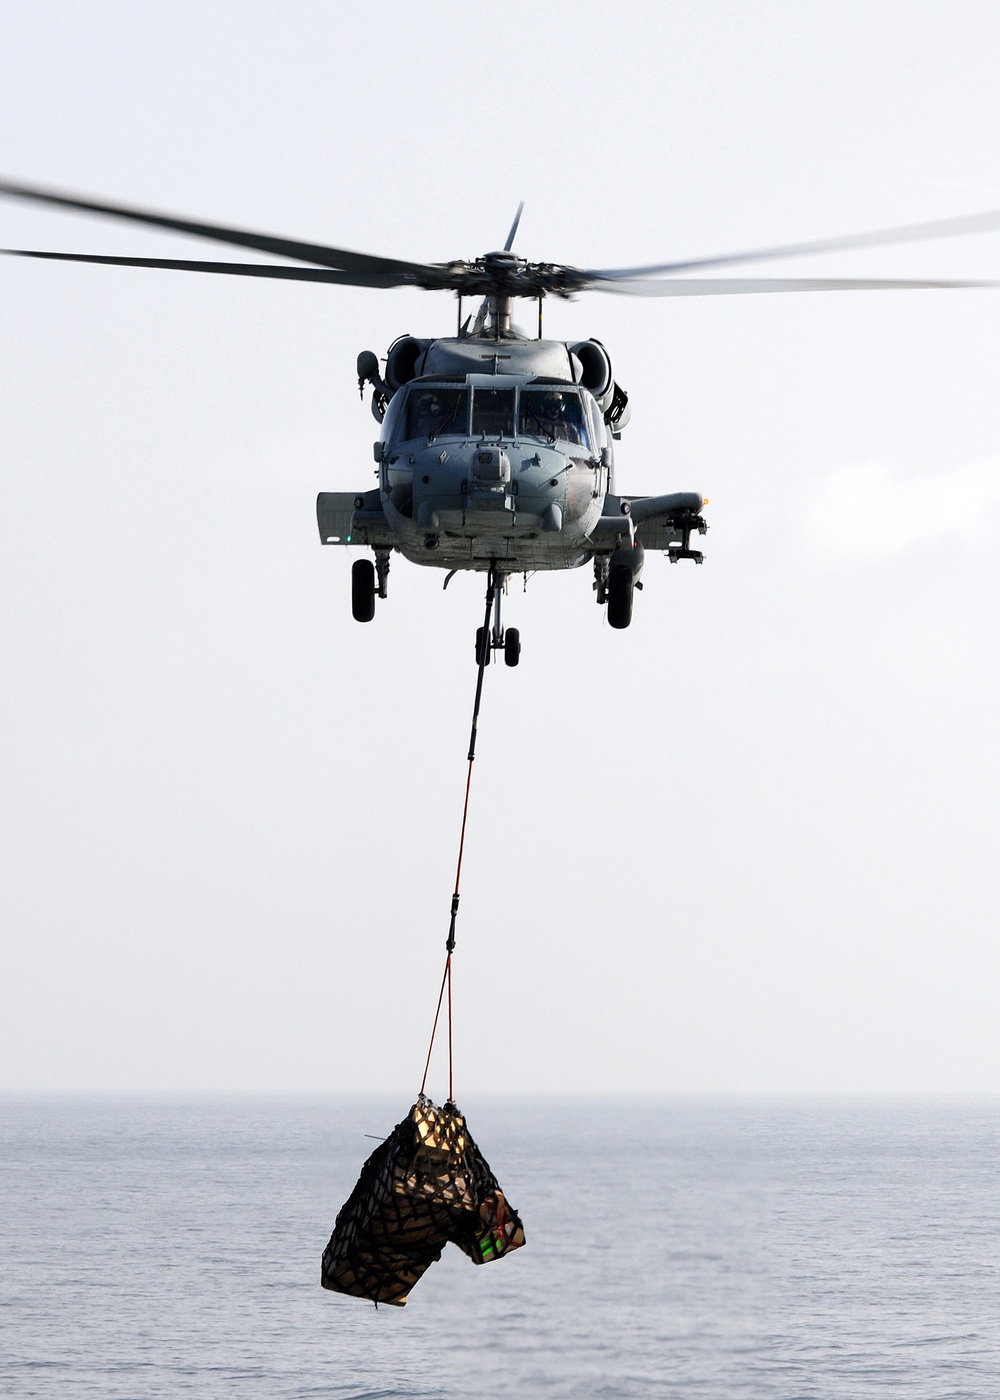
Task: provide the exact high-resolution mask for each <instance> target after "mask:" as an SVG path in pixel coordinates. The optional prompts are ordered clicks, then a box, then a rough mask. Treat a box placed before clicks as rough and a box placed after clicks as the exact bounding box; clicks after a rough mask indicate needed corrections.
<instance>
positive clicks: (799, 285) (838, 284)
mask: <svg viewBox="0 0 1000 1400" xmlns="http://www.w3.org/2000/svg"><path fill="white" fill-rule="evenodd" d="M948 287H1000V282H950V281H941V280H935V281H913V280H908V279H901V278H892V277H888V278H887V277H668V278H665V279H662V280H661V279H658V278H638V277H636V278H633V279H632V280H631V281H629V282H626V281H621V282H591V283H590V284H589V286H588V287H587V290H588V291H594V292H615V293H617V294H618V295H619V296H633V297H720V296H739V295H741V294H742V295H747V294H752V293H761V292H888V291H891V292H921V291H935V290H939V289H941V288H948Z"/></svg>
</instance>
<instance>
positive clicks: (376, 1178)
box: [321, 1094, 524, 1307]
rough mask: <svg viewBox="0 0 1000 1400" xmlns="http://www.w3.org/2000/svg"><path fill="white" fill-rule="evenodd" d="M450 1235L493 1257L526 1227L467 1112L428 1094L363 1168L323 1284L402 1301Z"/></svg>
mask: <svg viewBox="0 0 1000 1400" xmlns="http://www.w3.org/2000/svg"><path fill="white" fill-rule="evenodd" d="M449 1240H451V1241H452V1243H454V1244H457V1245H458V1247H459V1249H461V1250H462V1251H463V1252H464V1253H466V1254H467V1255H468V1256H469V1258H470V1259H471V1260H472V1262H473V1263H474V1264H485V1263H488V1261H489V1260H490V1259H499V1258H500V1256H501V1255H502V1254H507V1253H508V1252H509V1251H510V1250H512V1249H520V1247H521V1245H523V1244H524V1230H523V1229H522V1227H521V1221H520V1218H519V1216H518V1214H517V1211H515V1210H514V1208H513V1206H511V1205H509V1204H508V1202H507V1199H506V1197H505V1196H504V1194H503V1192H502V1191H501V1190H500V1187H499V1186H498V1185H497V1179H496V1177H495V1176H494V1175H493V1173H492V1172H491V1171H490V1169H489V1166H488V1164H487V1162H486V1161H485V1159H484V1157H483V1154H482V1153H481V1152H480V1151H479V1148H478V1147H477V1146H476V1144H475V1143H474V1142H473V1141H472V1138H471V1137H470V1135H469V1130H468V1128H467V1127H466V1126H465V1119H464V1117H463V1116H462V1114H461V1113H459V1111H458V1109H457V1108H456V1107H455V1105H454V1104H450V1103H449V1104H445V1106H444V1107H443V1108H437V1107H435V1105H434V1104H433V1103H431V1101H430V1099H428V1098H425V1097H424V1096H423V1094H421V1095H420V1097H419V1098H418V1099H417V1102H416V1103H415V1104H414V1105H413V1107H412V1108H411V1109H410V1111H409V1113H408V1114H407V1115H406V1117H405V1118H404V1119H403V1121H402V1122H401V1123H397V1124H396V1126H395V1128H393V1130H392V1132H391V1133H390V1134H389V1136H388V1137H387V1138H386V1140H385V1142H383V1143H382V1144H381V1145H380V1146H378V1147H376V1149H375V1151H374V1152H373V1153H372V1155H371V1156H370V1157H369V1158H368V1161H367V1162H366V1163H365V1164H364V1166H363V1167H362V1168H361V1175H360V1177H359V1178H358V1184H357V1185H356V1186H355V1188H354V1190H353V1191H352V1192H351V1194H350V1196H349V1197H348V1199H347V1201H346V1203H345V1204H344V1206H343V1207H342V1209H341V1211H340V1214H339V1215H338V1216H337V1222H336V1224H335V1225H334V1227H333V1234H332V1235H331V1236H330V1243H329V1244H328V1245H327V1247H326V1249H325V1250H324V1252H323V1272H322V1278H321V1281H322V1284H323V1287H324V1288H330V1289H332V1290H333V1291H334V1292H337V1293H350V1294H352V1295H353V1296H354V1297H356V1298H370V1299H371V1300H372V1301H373V1302H374V1303H376V1304H378V1303H392V1304H394V1305H395V1306H396V1307H402V1306H403V1305H404V1304H405V1302H406V1295H407V1294H408V1293H409V1291H410V1289H411V1288H412V1287H413V1285H414V1284H415V1283H416V1282H417V1280H418V1279H419V1278H420V1277H421V1276H422V1275H423V1274H424V1273H425V1272H426V1270H427V1269H428V1268H430V1266H431V1264H433V1263H434V1262H435V1260H437V1259H440V1258H441V1251H442V1250H443V1249H444V1247H445V1245H446V1244H447V1242H448V1241H449Z"/></svg>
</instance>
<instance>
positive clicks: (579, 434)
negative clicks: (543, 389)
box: [531, 393, 585, 444]
mask: <svg viewBox="0 0 1000 1400" xmlns="http://www.w3.org/2000/svg"><path fill="white" fill-rule="evenodd" d="M531 415H532V416H533V417H534V418H535V419H536V420H537V422H538V423H539V424H540V426H541V429H542V432H543V433H545V435H546V436H547V437H551V438H552V439H553V441H555V440H556V439H562V441H564V442H574V443H578V444H585V438H584V428H583V408H582V405H581V403H580V400H579V398H578V397H577V396H576V394H559V393H548V394H532V395H531Z"/></svg>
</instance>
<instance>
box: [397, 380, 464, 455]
mask: <svg viewBox="0 0 1000 1400" xmlns="http://www.w3.org/2000/svg"><path fill="white" fill-rule="evenodd" d="M468 424H469V391H468V389H445V388H434V387H433V386H431V387H430V388H427V389H424V388H415V389H413V388H411V390H410V394H409V398H408V399H407V400H406V441H408V442H409V441H412V440H413V439H414V438H430V439H434V438H436V437H443V436H444V435H445V434H446V433H450V434H451V435H452V436H459V437H464V435H465V434H466V433H467V432H468V430H469V427H468Z"/></svg>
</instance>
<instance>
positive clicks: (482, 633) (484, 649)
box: [476, 627, 493, 666]
mask: <svg viewBox="0 0 1000 1400" xmlns="http://www.w3.org/2000/svg"><path fill="white" fill-rule="evenodd" d="M492 640H493V639H492V638H491V636H490V630H489V628H488V627H477V628H476V665H477V666H480V665H484V666H488V665H489V664H490V653H491V651H492V650H493V647H492Z"/></svg>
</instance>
